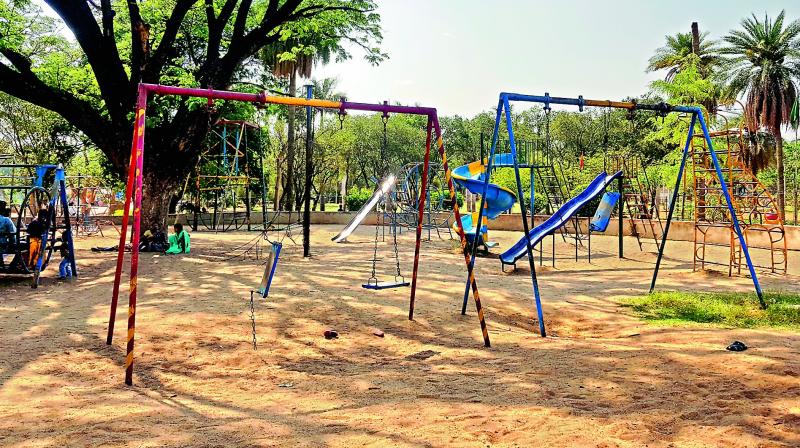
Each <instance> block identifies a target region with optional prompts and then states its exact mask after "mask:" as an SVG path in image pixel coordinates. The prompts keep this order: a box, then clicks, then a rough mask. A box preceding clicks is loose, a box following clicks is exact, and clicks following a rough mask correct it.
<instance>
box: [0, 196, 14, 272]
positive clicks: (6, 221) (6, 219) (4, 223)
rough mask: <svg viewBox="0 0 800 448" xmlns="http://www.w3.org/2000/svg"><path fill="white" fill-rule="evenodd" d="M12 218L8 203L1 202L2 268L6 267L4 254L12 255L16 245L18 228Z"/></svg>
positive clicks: (0, 246)
mask: <svg viewBox="0 0 800 448" xmlns="http://www.w3.org/2000/svg"><path fill="white" fill-rule="evenodd" d="M10 216H11V210H10V209H8V207H7V206H6V201H0V266H4V265H5V260H4V259H3V256H4V254H6V253H11V252H12V246H14V244H15V243H16V241H14V240H15V238H16V236H17V226H15V225H14V221H12V220H11V218H10Z"/></svg>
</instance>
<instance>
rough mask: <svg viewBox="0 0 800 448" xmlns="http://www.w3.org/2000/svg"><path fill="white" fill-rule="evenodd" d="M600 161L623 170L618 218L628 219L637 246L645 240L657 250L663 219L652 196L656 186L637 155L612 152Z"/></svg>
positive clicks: (662, 229) (643, 245)
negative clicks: (620, 211) (619, 216)
mask: <svg viewBox="0 0 800 448" xmlns="http://www.w3.org/2000/svg"><path fill="white" fill-rule="evenodd" d="M604 163H605V164H606V165H607V166H609V167H613V168H612V170H615V171H616V170H621V171H623V173H624V174H625V175H624V176H623V177H622V179H623V180H622V189H623V191H624V194H623V195H622V196H621V199H622V219H624V220H625V221H627V222H628V226H629V228H630V232H631V235H633V236H634V237H635V238H636V243H637V244H638V245H639V250H641V251H644V250H645V247H646V246H647V245H648V244H652V245H653V247H655V249H656V251H658V249H659V244H660V239H661V235H662V234H663V233H664V222H663V221H662V219H661V213H660V211H659V208H658V201H657V200H656V189H655V188H654V186H653V183H652V182H651V181H650V177H649V176H648V175H647V169H646V168H645V166H644V163H643V162H642V159H641V157H638V156H635V155H632V154H615V155H609V156H608V157H606V159H605V160H604Z"/></svg>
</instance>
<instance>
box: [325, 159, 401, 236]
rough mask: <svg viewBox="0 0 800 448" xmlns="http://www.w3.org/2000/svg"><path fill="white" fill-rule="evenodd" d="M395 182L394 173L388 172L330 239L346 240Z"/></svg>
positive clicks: (391, 188)
mask: <svg viewBox="0 0 800 448" xmlns="http://www.w3.org/2000/svg"><path fill="white" fill-rule="evenodd" d="M396 183H397V177H396V176H395V175H394V174H389V175H387V176H386V177H384V178H383V180H381V182H380V183H379V184H378V188H377V189H376V190H375V192H374V193H372V196H371V197H370V198H369V200H368V201H367V202H365V203H364V205H362V206H361V208H360V209H358V212H357V213H356V215H355V216H353V219H351V220H350V222H349V223H347V225H346V226H345V227H344V229H342V231H341V232H339V233H338V234H337V235H336V236H334V237H333V238H331V241H333V242H335V243H341V242H342V241H344V240H346V239H347V237H348V236H350V235H351V234H352V233H353V231H355V230H356V228H358V226H359V225H361V223H362V222H363V221H364V219H365V218H366V217H367V215H369V214H370V212H372V210H373V209H375V208H376V207H378V203H380V202H381V201H383V199H384V198H385V197H386V196H387V195H388V194H389V193H390V192H391V191H392V190H393V189H394V186H395V184H396Z"/></svg>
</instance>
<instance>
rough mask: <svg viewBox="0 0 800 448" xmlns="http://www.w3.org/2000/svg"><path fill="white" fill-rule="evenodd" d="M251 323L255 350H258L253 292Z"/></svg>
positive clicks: (251, 294)
mask: <svg viewBox="0 0 800 448" xmlns="http://www.w3.org/2000/svg"><path fill="white" fill-rule="evenodd" d="M250 322H251V323H252V324H253V350H256V349H257V348H258V342H257V340H256V307H255V303H254V301H253V291H250Z"/></svg>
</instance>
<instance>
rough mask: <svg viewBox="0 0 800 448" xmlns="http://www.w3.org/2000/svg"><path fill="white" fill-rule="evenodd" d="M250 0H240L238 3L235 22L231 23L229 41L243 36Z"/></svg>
mask: <svg viewBox="0 0 800 448" xmlns="http://www.w3.org/2000/svg"><path fill="white" fill-rule="evenodd" d="M252 3H253V2H252V0H242V3H241V4H240V5H239V11H237V12H236V22H234V24H233V38H231V41H236V40H237V39H240V38H241V37H242V36H244V31H245V30H244V27H245V26H246V25H247V15H248V14H249V13H250V5H252Z"/></svg>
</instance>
